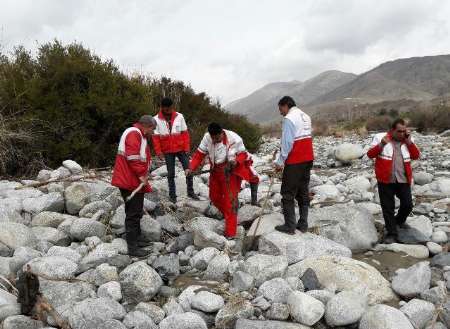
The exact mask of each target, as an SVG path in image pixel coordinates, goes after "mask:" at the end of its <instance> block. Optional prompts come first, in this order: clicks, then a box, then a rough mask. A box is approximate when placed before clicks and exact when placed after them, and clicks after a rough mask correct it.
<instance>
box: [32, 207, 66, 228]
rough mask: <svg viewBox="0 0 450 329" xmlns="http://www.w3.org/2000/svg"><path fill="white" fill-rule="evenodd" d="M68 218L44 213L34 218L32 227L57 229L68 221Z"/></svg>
mask: <svg viewBox="0 0 450 329" xmlns="http://www.w3.org/2000/svg"><path fill="white" fill-rule="evenodd" d="M66 218H67V215H64V214H61V213H58V212H52V211H43V212H41V213H39V214H36V215H35V216H33V219H32V221H31V226H47V227H54V228H57V227H58V226H59V225H60V224H61V223H62V222H64V221H65V220H66Z"/></svg>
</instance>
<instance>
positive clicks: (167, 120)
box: [153, 98, 199, 203]
mask: <svg viewBox="0 0 450 329" xmlns="http://www.w3.org/2000/svg"><path fill="white" fill-rule="evenodd" d="M154 118H155V120H156V129H155V133H154V135H153V147H154V148H155V153H156V155H157V156H158V157H159V158H161V159H162V157H163V155H164V160H165V162H166V168H167V181H168V184H169V197H170V200H171V201H172V202H173V203H176V202H177V193H176V185H175V158H178V160H179V161H180V162H181V165H182V166H183V170H186V169H188V168H189V155H188V153H189V151H190V148H191V145H190V136H189V131H188V128H187V125H186V121H185V120H184V117H183V114H181V113H178V112H176V111H175V110H174V108H173V101H172V100H171V99H170V98H163V99H162V101H161V109H160V111H159V113H158V114H157V115H156V116H155V117H154ZM186 185H187V194H188V196H189V197H190V198H192V199H194V200H198V199H199V197H198V196H197V195H196V194H195V193H194V180H193V177H192V176H188V177H186Z"/></svg>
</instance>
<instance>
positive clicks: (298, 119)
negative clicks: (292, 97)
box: [275, 106, 314, 166]
mask: <svg viewBox="0 0 450 329" xmlns="http://www.w3.org/2000/svg"><path fill="white" fill-rule="evenodd" d="M311 133H312V127H311V118H310V117H309V115H308V114H306V113H305V112H303V111H302V110H300V109H299V108H298V107H296V106H294V107H291V108H290V109H289V112H288V114H287V115H286V116H285V117H284V120H283V132H282V137H281V152H280V154H279V156H278V159H277V161H275V162H276V163H277V164H278V165H280V166H281V165H285V164H286V165H290V164H298V163H304V162H310V161H313V160H314V150H313V143H312V135H311Z"/></svg>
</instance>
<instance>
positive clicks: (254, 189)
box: [250, 183, 258, 206]
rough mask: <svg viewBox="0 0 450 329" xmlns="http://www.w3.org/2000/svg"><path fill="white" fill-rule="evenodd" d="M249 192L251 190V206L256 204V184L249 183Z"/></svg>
mask: <svg viewBox="0 0 450 329" xmlns="http://www.w3.org/2000/svg"><path fill="white" fill-rule="evenodd" d="M250 192H251V199H252V201H251V204H252V206H257V205H258V184H254V183H251V184H250Z"/></svg>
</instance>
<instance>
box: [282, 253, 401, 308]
mask: <svg viewBox="0 0 450 329" xmlns="http://www.w3.org/2000/svg"><path fill="white" fill-rule="evenodd" d="M308 268H311V269H312V270H313V271H314V272H315V273H316V275H317V277H318V279H319V281H320V283H321V284H322V286H325V287H328V286H334V287H335V288H336V289H337V290H339V291H344V290H353V291H358V292H359V291H361V292H363V293H365V294H367V296H368V302H369V304H370V305H373V304H377V303H383V302H387V301H390V300H392V299H394V298H395V295H394V293H393V291H392V290H391V287H390V284H389V282H388V281H387V280H386V279H385V278H383V276H382V275H381V274H380V272H378V271H377V270H376V269H375V268H374V267H372V266H370V265H368V264H366V263H364V262H360V261H357V260H355V259H351V258H347V257H342V256H320V257H314V258H307V259H305V260H303V261H301V262H299V263H297V264H294V265H291V266H289V269H288V270H287V273H286V276H301V275H303V273H305V271H306V270H307V269H308Z"/></svg>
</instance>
